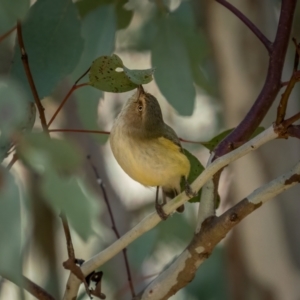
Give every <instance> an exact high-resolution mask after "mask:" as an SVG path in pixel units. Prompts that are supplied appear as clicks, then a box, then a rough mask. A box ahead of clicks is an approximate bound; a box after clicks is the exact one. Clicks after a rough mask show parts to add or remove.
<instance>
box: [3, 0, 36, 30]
mask: <svg viewBox="0 0 300 300" xmlns="http://www.w3.org/2000/svg"><path fill="white" fill-rule="evenodd" d="M29 5H30V1H29V0H14V1H11V0H1V1H0V35H2V34H4V33H5V32H6V31H8V30H10V29H11V28H12V27H13V26H15V25H16V23H17V20H20V19H23V18H24V16H25V14H26V12H27V11H28V9H29Z"/></svg>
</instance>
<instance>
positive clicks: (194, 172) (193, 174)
mask: <svg viewBox="0 0 300 300" xmlns="http://www.w3.org/2000/svg"><path fill="white" fill-rule="evenodd" d="M183 151H184V154H185V155H186V157H187V158H188V160H189V162H190V165H191V169H190V173H189V176H188V178H187V180H188V183H190V184H191V183H192V182H193V181H194V180H195V179H196V178H197V177H198V176H199V175H200V174H201V173H202V172H203V171H204V169H205V168H204V167H203V166H202V164H201V163H200V161H199V160H198V158H197V157H196V156H194V155H193V154H192V153H190V152H189V151H188V150H186V149H183ZM184 190H185V185H184V182H183V181H182V182H181V191H184ZM200 196H201V190H200V191H199V192H198V193H197V196H195V197H193V198H191V199H190V200H189V202H191V203H195V202H199V201H200Z"/></svg>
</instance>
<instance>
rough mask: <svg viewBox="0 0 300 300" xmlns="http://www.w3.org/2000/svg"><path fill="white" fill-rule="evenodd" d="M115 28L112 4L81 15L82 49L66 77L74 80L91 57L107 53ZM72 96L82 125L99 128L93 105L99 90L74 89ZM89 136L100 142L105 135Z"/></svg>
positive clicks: (112, 41) (111, 49)
mask: <svg viewBox="0 0 300 300" xmlns="http://www.w3.org/2000/svg"><path fill="white" fill-rule="evenodd" d="M95 28H97V30H95ZM116 29H117V28H116V13H115V7H114V5H112V4H111V5H101V6H98V7H97V8H96V9H94V10H93V11H91V12H90V13H88V15H87V16H85V18H84V19H83V20H82V32H81V34H82V37H83V38H84V40H85V44H84V50H83V53H82V56H81V58H80V62H79V63H78V65H77V67H76V70H75V71H74V72H73V73H72V75H71V76H70V78H71V81H72V82H75V81H76V80H77V79H78V78H79V77H80V76H81V75H82V74H83V72H84V71H85V70H87V69H88V67H89V66H90V65H91V62H92V61H93V60H94V59H95V58H97V57H99V56H101V55H111V53H112V52H113V51H114V48H115V35H116ZM83 80H84V79H83ZM85 81H86V80H85ZM73 97H74V98H75V99H76V105H77V107H78V109H77V111H78V114H79V117H80V120H81V122H82V125H83V127H84V128H87V129H98V130H99V124H98V113H97V110H98V109H97V108H98V105H99V101H100V100H99V99H100V98H102V97H103V95H102V94H101V93H100V92H99V90H96V89H92V88H84V89H78V90H77V91H76V93H74V94H73ZM87 99H88V101H86V100H87ZM92 137H93V138H94V139H96V140H97V141H98V142H101V143H104V141H106V140H107V137H103V135H100V134H93V135H92Z"/></svg>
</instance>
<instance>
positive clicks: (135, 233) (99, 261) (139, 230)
mask: <svg viewBox="0 0 300 300" xmlns="http://www.w3.org/2000/svg"><path fill="white" fill-rule="evenodd" d="M277 136H278V135H277V133H275V131H274V128H273V126H271V127H269V128H268V129H266V130H265V131H264V132H262V133H261V134H259V135H257V136H256V137H255V138H253V139H252V140H251V141H249V142H247V143H246V144H244V145H243V146H241V147H239V148H237V149H236V150H234V151H232V152H230V153H228V154H226V155H224V156H222V157H220V158H218V159H216V160H215V161H214V162H213V163H211V164H210V165H209V166H208V167H207V168H206V169H205V170H204V171H203V172H202V173H201V174H200V176H198V178H197V179H196V180H195V181H194V182H193V183H192V185H191V187H192V189H193V190H195V191H196V190H197V191H198V190H200V188H201V187H202V186H203V185H204V184H205V183H206V182H207V181H208V180H209V179H211V178H212V176H213V175H214V174H215V173H216V172H218V171H219V170H220V169H222V168H224V167H225V166H227V165H228V164H229V163H231V162H233V161H235V160H237V159H238V158H241V157H242V156H244V155H246V154H248V153H249V152H251V151H254V150H255V149H257V148H259V147H260V146H262V145H263V144H265V143H267V142H269V141H271V140H273V139H275V138H277ZM188 200H189V198H188V197H187V195H186V194H185V193H184V192H183V193H181V194H180V195H178V196H177V197H175V198H174V199H172V200H171V201H169V202H168V203H167V204H166V205H165V206H164V207H163V208H164V211H165V213H166V214H171V213H173V212H174V211H175V210H176V208H178V207H179V206H181V205H182V204H184V203H185V202H187V201H188ZM159 222H161V218H160V217H159V216H158V214H157V213H156V212H153V213H152V214H150V215H148V216H147V217H146V218H145V219H143V220H142V221H141V222H140V223H139V224H137V225H136V226H135V227H134V228H133V229H131V230H130V231H128V232H127V233H126V234H124V235H123V236H122V237H120V239H118V240H117V241H115V242H114V243H113V244H112V245H110V246H109V247H107V248H106V249H105V250H103V251H102V252H100V253H98V254H96V255H95V256H94V257H92V258H91V259H90V260H88V261H86V262H85V263H84V264H83V265H82V267H81V268H82V272H83V273H84V274H89V273H91V272H92V271H93V270H95V269H97V268H99V267H100V266H102V265H103V264H104V263H105V262H106V261H108V260H109V259H111V258H112V257H114V256H115V255H116V254H118V253H119V252H120V251H122V249H124V248H125V247H127V246H128V245H129V244H130V243H131V242H133V241H134V240H135V239H137V238H138V237H140V236H141V235H142V234H144V233H145V232H147V231H149V230H150V229H152V228H153V227H155V226H156V225H157V224H158V223H159ZM79 285H80V280H78V279H77V278H76V276H74V275H73V274H71V275H70V277H69V280H68V283H67V288H66V292H65V295H64V300H72V299H73V298H74V297H76V295H77V292H78V288H79Z"/></svg>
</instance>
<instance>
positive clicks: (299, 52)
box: [292, 38, 300, 71]
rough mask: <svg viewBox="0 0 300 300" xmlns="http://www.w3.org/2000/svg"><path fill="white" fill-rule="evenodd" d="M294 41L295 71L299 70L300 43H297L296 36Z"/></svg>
mask: <svg viewBox="0 0 300 300" xmlns="http://www.w3.org/2000/svg"><path fill="white" fill-rule="evenodd" d="M292 41H293V43H294V45H295V48H296V52H295V59H294V71H297V70H298V65H299V57H300V44H298V43H297V40H296V39H295V38H292Z"/></svg>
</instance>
